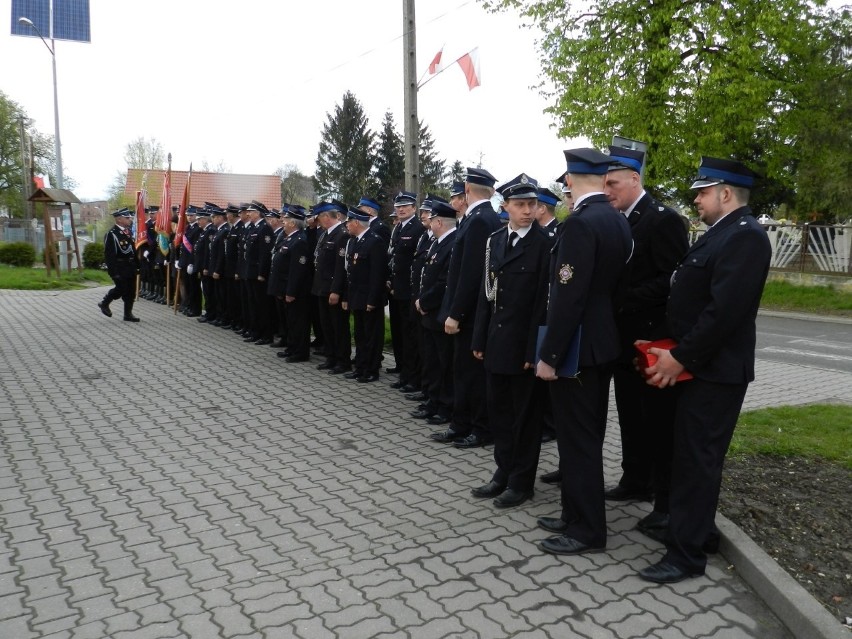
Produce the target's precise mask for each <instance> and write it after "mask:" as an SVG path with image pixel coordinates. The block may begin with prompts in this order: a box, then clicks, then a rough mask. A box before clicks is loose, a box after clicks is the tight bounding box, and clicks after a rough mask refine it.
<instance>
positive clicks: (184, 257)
mask: <svg viewBox="0 0 852 639" xmlns="http://www.w3.org/2000/svg"><path fill="white" fill-rule="evenodd" d="M200 234H201V227H200V226H198V222H193V223H192V224H190V225H189V226H187V227H186V229H184V232H183V241H182V242H181V245H180V246H179V247H178V265H179V266H180V267H181V269H183V270H186V267H187V266H189V265H190V264H194V263H195V260H194V258H193V257H192V254H193V252H194V251H195V243H196V242H197V241H198V236H199V235H200ZM173 240H174V238H171V239H170V240H169V243H170V244H171V243H172V242H173ZM187 244H189V246H191V247H192V249H191V250H190V249H188V248H187V247H186V245H187Z"/></svg>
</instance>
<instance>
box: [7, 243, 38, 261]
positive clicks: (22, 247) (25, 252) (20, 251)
mask: <svg viewBox="0 0 852 639" xmlns="http://www.w3.org/2000/svg"><path fill="white" fill-rule="evenodd" d="M35 258H36V252H35V249H34V248H33V247H32V246H31V245H29V244H27V243H26V242H2V243H0V264H9V265H10V266H26V267H30V266H32V265H33V263H34V262H35Z"/></svg>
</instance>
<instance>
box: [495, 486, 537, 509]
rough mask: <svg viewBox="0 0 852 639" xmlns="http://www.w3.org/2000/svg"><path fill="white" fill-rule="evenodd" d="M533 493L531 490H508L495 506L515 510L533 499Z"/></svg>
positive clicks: (497, 500)
mask: <svg viewBox="0 0 852 639" xmlns="http://www.w3.org/2000/svg"><path fill="white" fill-rule="evenodd" d="M532 496H533V491H531V490H515V489H514V488H507V489H506V490H504V491H503V494H502V495H500V496H499V497H498V498H497V499H495V500H494V505H495V506H496V507H497V508H514V507H515V506H520V505H521V504H523V503H524V502H525V501H527V500H529V499H532Z"/></svg>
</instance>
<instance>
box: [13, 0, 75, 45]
mask: <svg viewBox="0 0 852 639" xmlns="http://www.w3.org/2000/svg"><path fill="white" fill-rule="evenodd" d="M50 1H51V0H12V35H20V36H30V37H38V34H37V33H35V31H34V30H33V29H32V28H30V27H29V26H28V25H25V24H21V23H19V22H18V19H19V18H29V19H30V20H32V21H33V24H35V26H36V28H38V30H39V31H40V32H41V33H42V35H43V36H44V37H46V38H48V39H50V38H54V39H56V40H72V41H74V42H91V40H92V38H91V21H90V17H89V0H53V30H52V31H51V28H50V26H51V25H50Z"/></svg>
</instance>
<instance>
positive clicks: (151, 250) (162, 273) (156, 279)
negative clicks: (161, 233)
mask: <svg viewBox="0 0 852 639" xmlns="http://www.w3.org/2000/svg"><path fill="white" fill-rule="evenodd" d="M157 208H158V209H159V207H157ZM155 227H156V213H155V219H154V220H151V219H149V220H148V221H147V222H145V232H146V234H147V236H148V259H149V260H151V279H152V287H151V296H150V298H149V299H150V300H151V301H152V302H156V303H158V304H165V303H166V256H165V255H163V253H162V251H160V247H159V246H158V240H159V238H158V237H157V231H156V228H155Z"/></svg>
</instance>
